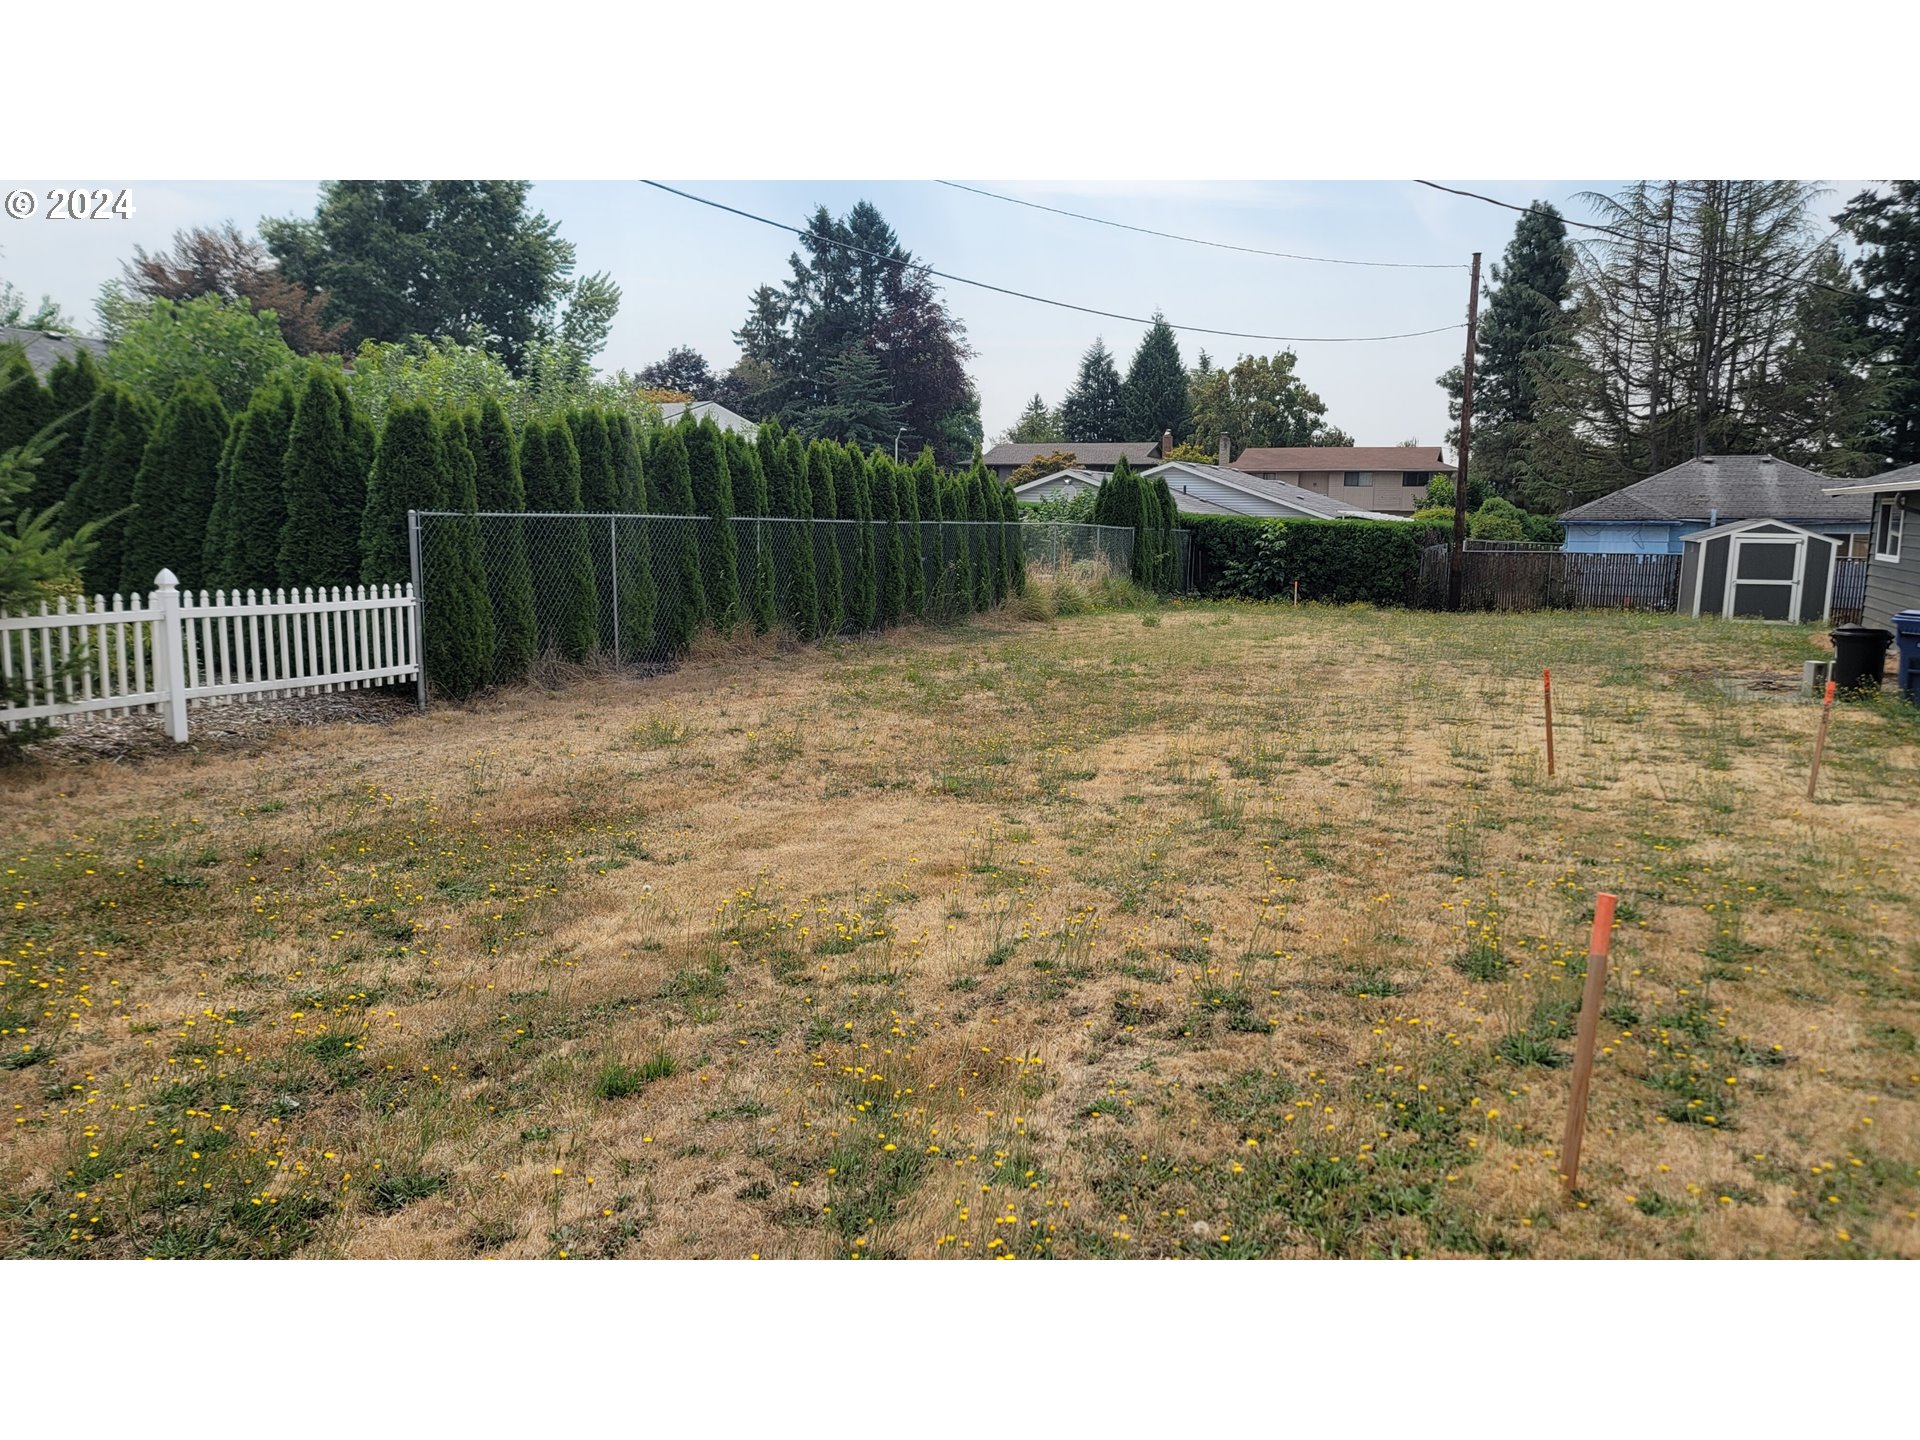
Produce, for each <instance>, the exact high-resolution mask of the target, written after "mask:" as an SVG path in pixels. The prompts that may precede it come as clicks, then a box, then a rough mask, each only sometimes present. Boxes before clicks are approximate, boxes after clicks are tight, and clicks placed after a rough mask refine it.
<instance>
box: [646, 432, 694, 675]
mask: <svg viewBox="0 0 1920 1440" xmlns="http://www.w3.org/2000/svg"><path fill="white" fill-rule="evenodd" d="M682 429H683V427H681V426H678V425H671V426H668V427H667V429H666V430H665V431H664V432H663V433H662V434H661V435H660V436H659V437H657V438H656V439H655V440H654V442H653V450H652V456H651V463H650V465H649V466H648V470H647V494H648V499H649V500H650V501H651V503H652V508H653V511H654V513H655V514H659V515H692V514H693V473H692V469H691V465H690V462H689V458H688V455H687V441H686V436H685V434H684V433H682ZM698 524H699V522H697V521H694V520H673V521H668V522H665V524H664V525H663V526H662V528H661V529H660V530H659V531H658V532H657V534H658V538H657V540H656V542H655V544H654V549H653V558H654V567H653V578H654V582H655V584H657V585H658V586H659V589H660V600H659V608H658V610H657V611H656V613H655V619H654V634H655V635H656V637H657V638H658V640H659V643H660V644H661V646H662V647H664V649H665V650H666V653H667V654H668V655H669V656H673V655H680V654H684V653H685V652H686V649H687V646H688V645H690V644H692V643H693V637H694V635H695V634H697V633H698V632H699V630H700V628H701V627H702V626H703V625H705V624H706V623H707V592H706V585H705V583H704V581H703V580H702V579H701V575H700V545H699V541H698V538H697V535H696V531H697V529H698Z"/></svg>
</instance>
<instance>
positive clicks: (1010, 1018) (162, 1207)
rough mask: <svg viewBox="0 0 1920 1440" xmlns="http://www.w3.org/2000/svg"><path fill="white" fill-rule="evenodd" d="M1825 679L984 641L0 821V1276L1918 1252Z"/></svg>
mask: <svg viewBox="0 0 1920 1440" xmlns="http://www.w3.org/2000/svg"><path fill="white" fill-rule="evenodd" d="M1814 645H1815V641H1814V640H1813V638H1812V637H1811V635H1810V634H1809V632H1806V631H1800V630H1783V629H1772V628H1766V627H1761V626H1757V625H1727V624H1718V623H1707V624H1695V623H1692V622H1686V621H1674V620H1670V619H1664V618H1656V617H1646V616H1625V615H1597V614H1586V615H1554V616H1548V615H1534V616H1508V617H1502V616H1472V617H1463V618H1453V617H1446V616H1435V615H1419V614H1404V613H1391V614H1390V613H1381V612H1375V611H1371V610H1367V609H1364V608H1355V609H1344V610H1342V609H1322V608H1319V607H1313V606H1303V607H1300V608H1298V609H1295V608H1292V607H1284V608H1265V607H1239V606H1225V605H1210V604H1191V605H1177V606H1173V607H1170V608H1167V609H1164V610H1158V611H1152V612H1146V613H1144V614H1143V613H1140V612H1119V613H1107V614H1100V615H1090V616H1081V617H1077V618H1073V619H1065V620H1060V621H1057V622H1054V623H1051V624H1042V623H1021V622H1019V621H1017V620H1015V619H1013V618H1012V617H1010V616H995V617H990V618H987V619H985V620H982V621H980V622H978V623H976V624H974V625H973V626H970V627H964V628H959V629H955V630H950V631H925V630H918V629H913V630H907V631H903V632H899V633H896V634H893V635H889V636H884V637H880V638H876V639H869V640H863V641H857V642H846V643H835V644H829V645H826V646H823V647H819V648H816V649H811V650H794V651H788V652H787V653H778V654H776V653H772V651H771V650H769V651H767V652H766V653H732V654H716V655H710V656H709V657H708V658H705V659H700V660H696V661H694V662H692V663H689V664H687V665H686V666H685V667H683V668H682V669H680V670H679V671H677V672H676V673H674V674H672V675H669V676H666V677H663V678H657V679H650V680H639V679H633V678H620V677H614V678H600V679H593V680H589V681H587V682H585V683H581V684H578V685H574V686H571V687H569V688H565V689H562V690H556V691H548V692H541V691H528V692H520V693H514V694H509V695H503V696H499V697H496V698H494V699H491V700H488V701H485V702H483V703H480V704H478V705H476V706H474V707H473V708H457V707H451V706H446V707H440V708H437V709H435V710H433V711H432V712H431V713H429V714H427V715H425V716H420V717H412V718H407V719H403V720H401V721H399V722H398V723H395V724H393V725H391V726H389V727H384V728H382V727H372V726H359V727H356V726H344V725H341V726H328V727H319V728H314V729H309V730H304V731H282V732H276V733H275V734H274V735H273V736H272V737H271V738H270V739H269V740H267V741H266V742H264V743H261V744H258V745H256V746H254V747H253V749H252V750H251V751H246V750H234V749H227V750H224V751H221V752H219V753H210V754H194V753H183V754H178V755H169V756H165V757H162V758H159V759H156V760H152V761H148V762H145V763H141V764H138V765H133V766H113V765H108V764H92V765H79V766H62V767H57V768H55V767H49V768H46V769H44V770H15V771H11V772H7V773H0V847H4V851H5V855H4V870H5V874H4V884H5V901H6V906H5V910H4V912H3V913H4V920H0V926H3V927H4V951H3V952H0V1028H4V1031H5V1032H6V1036H5V1041H4V1049H0V1067H3V1068H0V1102H4V1106H5V1110H6V1113H7V1121H8V1130H7V1133H6V1135H5V1136H4V1138H3V1139H0V1197H4V1198H0V1254H5V1255H13V1256H20V1255H43V1256H88V1255H98V1256H143V1255H157V1256H176V1257H180V1256H199V1255H208V1256H267V1255H309V1256H448V1257H452V1256H469V1257H470V1256H488V1257H524V1256H555V1257H557V1256H562V1255H564V1256H569V1257H602V1256H636V1257H637V1256H682V1257H690V1256H723V1257H744V1256H749V1255H758V1256H760V1257H762V1258H768V1259H771V1258H775V1257H792V1256H815V1257H823V1256H849V1255H853V1256H876V1257H881V1256H912V1257H936V1256H937V1257H948V1256H965V1257H996V1258H1002V1257H1018V1258H1028V1257H1038V1256H1129V1257H1131V1256H1140V1257H1149V1256H1156V1257H1157V1256H1172V1255H1183V1256H1276V1257H1278V1256H1390V1255H1421V1256H1430V1255H1521V1256H1872V1255H1881V1256H1910V1255H1915V1254H1920V1054H1916V1036H1917V1035H1920V985H1917V984H1916V981H1915V972H1916V969H1917V968H1920V896H1917V895H1916V861H1917V860H1920V726H1917V725H1916V724H1915V723H1914V721H1913V720H1912V719H1911V718H1905V717H1903V716H1902V715H1901V714H1900V713H1899V712H1898V710H1897V708H1896V707H1895V706H1893V705H1891V704H1884V705H1880V704H1876V705H1872V706H1858V707H1853V706H1850V707H1845V708H1844V709H1843V710H1842V712H1841V713H1840V714H1839V715H1838V716H1837V718H1836V721H1835V724H1834V732H1833V739H1832V742H1831V746H1830V751H1829V758H1828V762H1827V768H1826V770H1825V772H1824V775H1823V777H1822V781H1821V793H1820V798H1819V799H1818V800H1817V801H1815V802H1808V801H1807V800H1805V799H1804V798H1803V795H1802V791H1803V789H1804V785H1805V779H1806V770H1805V763H1806V757H1807V753H1808V750H1809V748H1810V743H1809V742H1810V740H1811V737H1812V733H1813V728H1814V721H1815V716H1816V711H1815V709H1814V708H1813V707H1811V706H1809V705H1807V704H1805V703H1804V702H1801V701H1799V700H1798V698H1797V696H1796V694H1795V692H1794V688H1793V682H1795V681H1796V680H1797V678H1798V672H1799V665H1800V661H1801V659H1802V658H1805V657H1807V656H1811V655H1813V654H1815V653H1817V652H1816V650H1815V649H1814ZM1543 664H1550V665H1552V667H1553V670H1554V681H1555V698H1556V703H1557V707H1558V716H1559V720H1560V729H1559V773H1558V775H1557V777H1555V778H1553V779H1548V778H1547V776H1546V774H1545V770H1544V763H1543V758H1542V753H1541V745H1540V738H1541V727H1540V719H1539V709H1540V706H1539V674H1540V667H1541V666H1542V665H1543ZM1599 890H1612V891H1616V892H1618V894H1619V895H1620V897H1621V907H1620V926H1619V931H1618V936H1617V941H1616V945H1615V962H1614V963H1615V969H1614V973H1613V977H1612V980H1611V982H1610V984H1609V988H1608V995H1607V1002H1608V1003H1607V1009H1606V1018H1605V1022H1604V1024H1603V1025H1602V1027H1601V1044H1602V1047H1603V1054H1602V1057H1601V1060H1600V1064H1599V1066H1598V1069H1597V1071H1596V1074H1595V1079H1594V1087H1593V1111H1592V1124H1591V1127H1590V1131H1589V1138H1588V1145H1587V1152H1586V1162H1585V1166H1584V1169H1583V1173H1582V1177H1581V1180H1582V1185H1581V1190H1580V1193H1579V1194H1578V1195H1577V1196H1576V1197H1575V1198H1574V1199H1573V1200H1572V1201H1570V1202H1569V1201H1564V1200H1563V1199H1562V1198H1561V1195H1560V1187H1559V1184H1558V1180H1557V1177H1556V1158H1557V1149H1558V1139H1559V1132H1560V1126H1561V1123H1562V1119H1563V1115H1564V1107H1565V1101H1566V1093H1567V1076H1568V1071H1567V1068H1566V1066H1567V1061H1568V1057H1569V1053H1570V1051H1571V1041H1570V1038H1569V1037H1570V1033H1571V1015H1572V1011H1573V1006H1574V1004H1575V1002H1576V999H1577V994H1578V986H1579V977H1580V974H1581V973H1582V966H1583V958H1582V957H1583V954H1584V949H1585V941H1586V933H1587V925H1588V917H1589V916H1590V914H1591V907H1592V897H1593V895H1594V894H1595V892H1596V891H1599Z"/></svg>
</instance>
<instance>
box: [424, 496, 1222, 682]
mask: <svg viewBox="0 0 1920 1440" xmlns="http://www.w3.org/2000/svg"><path fill="white" fill-rule="evenodd" d="M412 525H413V534H412V537H411V548H412V551H413V556H414V567H415V582H416V594H418V595H419V596H420V597H421V630H422V635H423V638H424V645H423V650H424V659H425V665H426V679H427V681H428V682H430V683H432V684H433V685H435V686H437V687H439V688H440V689H442V690H446V691H448V692H450V693H454V694H463V693H466V692H467V691H469V690H471V689H474V688H478V686H479V685H481V684H486V683H495V682H497V683H509V682H511V681H514V680H517V679H522V678H525V676H526V674H527V673H528V671H529V669H530V668H531V667H532V665H533V664H534V663H535V662H536V661H539V660H542V659H557V660H562V661H566V662H569V663H573V664H582V665H584V664H607V663H618V664H630V665H649V664H654V665H657V664H664V663H666V662H668V661H671V660H673V659H674V658H676V657H677V656H679V655H681V654H683V653H685V651H686V649H687V647H688V645H689V644H690V643H691V642H692V640H693V637H694V636H695V635H696V634H697V633H698V632H700V631H701V630H703V629H715V630H721V631H731V630H736V629H747V630H751V631H770V630H784V631H789V632H791V633H793V634H796V635H798V636H799V637H800V638H802V639H808V640H810V639H817V638H819V637H822V636H826V635H841V634H851V633H855V632H858V631H862V630H870V629H875V628H878V627H882V626H886V625H891V624H897V623H900V622H901V621H904V620H910V619H913V620H918V619H925V620H929V621H933V622H935V623H943V622H950V621H953V620H957V619H959V618H961V617H962V616H965V615H967V614H970V613H973V612H976V611H980V610H985V609H988V608H990V607H992V606H993V605H995V604H998V603H999V602H1000V601H1001V600H1003V599H1005V598H1006V596H1007V595H1008V594H1010V593H1012V592H1014V591H1015V590H1017V589H1018V588H1019V587H1020V585H1022V584H1023V583H1024V580H1025V576H1026V574H1027V573H1028V571H1029V570H1031V571H1033V572H1035V573H1040V574H1073V575H1079V576H1087V577H1090V576H1092V575H1093V574H1095V573H1098V572H1100V571H1107V572H1111V573H1115V574H1121V575H1124V574H1126V573H1127V571H1128V567H1129V565H1130V564H1131V561H1132V553H1133V531H1132V530H1131V529H1129V528H1126V527H1118V526H1107V525H1071V524H1064V523H1051V522H1049V523H1041V524H1035V523H1033V522H1030V521H1027V522H1022V521H1015V520H1010V521H940V520H928V521H919V522H913V521H884V520H876V521H862V520H797V519H791V518H787V517H780V516H764V517H761V516H739V517H736V518H734V519H732V520H730V521H726V522H724V523H723V522H718V521H715V520H713V519H712V518H710V517H707V516H685V515H617V514H572V515H555V514H543V513H512V512H483V513H480V514H465V513H459V512H445V511H422V512H417V513H416V514H415V515H414V516H413V517H412ZM1174 538H1175V539H1176V540H1177V541H1185V540H1186V539H1187V537H1186V536H1185V535H1176V536H1175V537H1174ZM1176 554H1177V556H1178V557H1179V559H1178V572H1179V577H1180V580H1181V583H1182V585H1183V586H1184V583H1185V576H1186V573H1187V567H1186V561H1185V554H1184V546H1179V545H1177V546H1176ZM476 637H480V638H477V639H476Z"/></svg>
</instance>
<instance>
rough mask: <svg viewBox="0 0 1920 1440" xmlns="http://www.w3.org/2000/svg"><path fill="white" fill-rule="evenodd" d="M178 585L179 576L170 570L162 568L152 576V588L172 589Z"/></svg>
mask: <svg viewBox="0 0 1920 1440" xmlns="http://www.w3.org/2000/svg"><path fill="white" fill-rule="evenodd" d="M179 585H180V577H179V576H178V575H176V574H174V573H173V571H171V570H165V569H163V570H162V571H161V572H160V573H159V574H158V575H156V576H154V577H153V588H154V589H156V590H174V589H177V588H179Z"/></svg>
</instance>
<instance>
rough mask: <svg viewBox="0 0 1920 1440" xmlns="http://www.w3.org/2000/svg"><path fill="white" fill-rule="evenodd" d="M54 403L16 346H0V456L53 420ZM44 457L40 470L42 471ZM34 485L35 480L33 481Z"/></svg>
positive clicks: (23, 442) (25, 353)
mask: <svg viewBox="0 0 1920 1440" xmlns="http://www.w3.org/2000/svg"><path fill="white" fill-rule="evenodd" d="M53 406H54V400H53V397H52V396H51V395H49V394H48V393H47V390H46V387H45V386H43V385H42V384H41V383H40V377H39V376H38V375H37V374H35V373H34V369H33V366H32V365H31V364H30V363H28V360H27V352H26V351H24V350H22V349H21V348H20V347H19V346H18V345H0V455H4V454H6V452H7V451H9V450H13V449H16V448H18V447H19V446H22V445H25V444H26V443H27V442H28V441H29V440H31V439H33V437H34V436H35V435H38V434H39V433H40V431H41V429H42V428H43V427H45V426H47V425H51V424H52V423H53V421H54V419H55V418H56V416H55V413H54V408H53ZM45 467H46V460H45V458H44V457H43V458H42V460H41V464H40V468H41V469H45ZM34 483H35V484H36V485H37V484H38V481H37V480H36V481H35V482H34Z"/></svg>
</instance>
